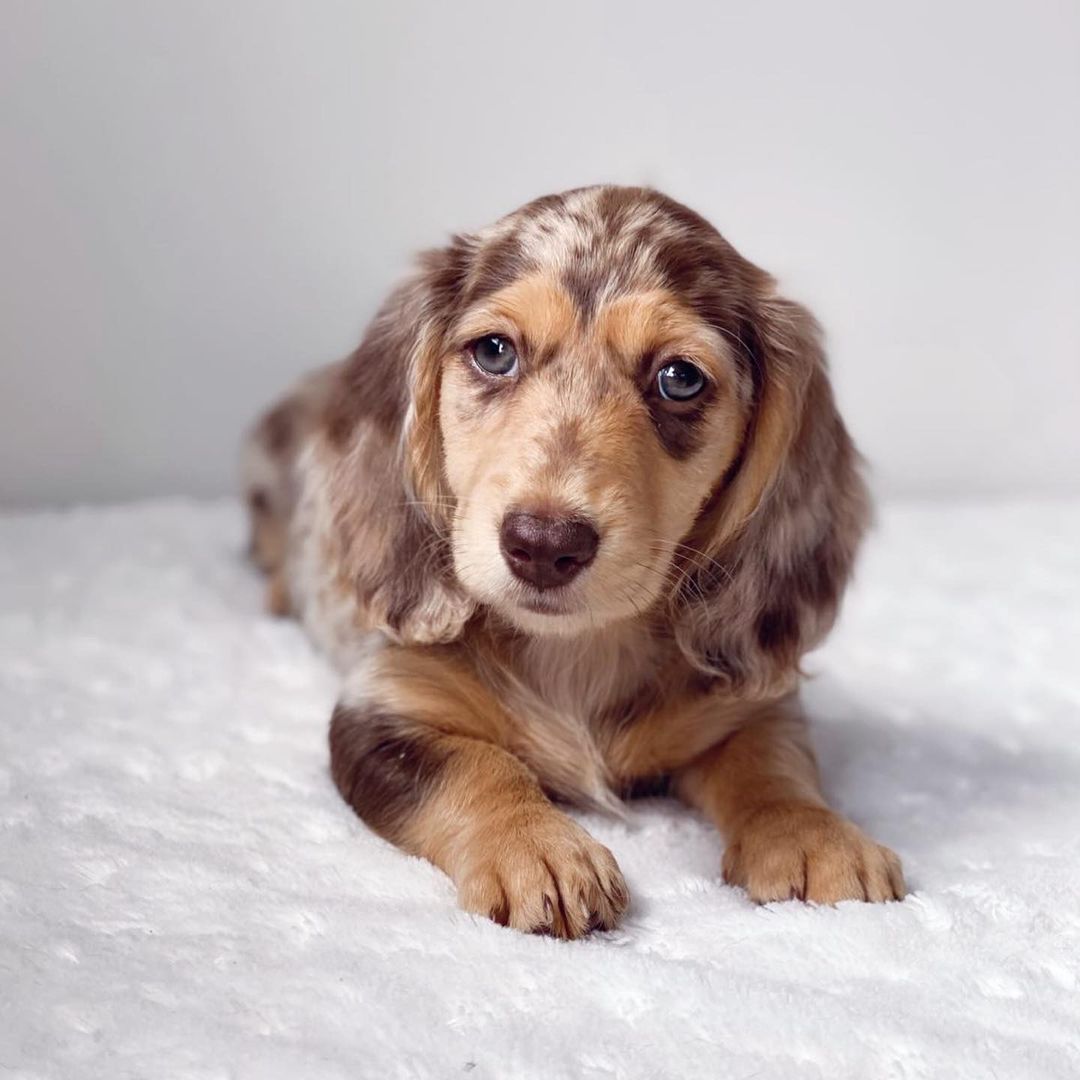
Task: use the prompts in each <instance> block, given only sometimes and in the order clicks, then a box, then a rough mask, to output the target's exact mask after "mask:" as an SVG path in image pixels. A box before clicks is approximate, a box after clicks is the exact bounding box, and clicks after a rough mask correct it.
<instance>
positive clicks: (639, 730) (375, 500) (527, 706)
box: [246, 187, 904, 938]
mask: <svg viewBox="0 0 1080 1080" xmlns="http://www.w3.org/2000/svg"><path fill="white" fill-rule="evenodd" d="M246 485H247V495H248V500H249V505H250V508H251V512H252V517H253V538H252V547H253V552H254V555H255V558H256V559H257V561H258V562H259V563H260V565H261V566H262V567H263V568H264V569H265V570H266V572H267V573H268V574H269V580H270V606H271V608H272V609H273V610H275V611H278V612H286V611H290V612H292V613H294V614H295V615H296V616H297V617H298V618H299V619H300V620H301V621H302V622H303V624H304V625H305V627H306V628H307V630H308V631H309V633H310V634H311V636H312V637H313V639H314V640H315V641H316V642H317V643H318V644H319V645H320V646H321V647H322V648H323V649H325V650H326V651H327V652H328V653H329V655H330V656H331V657H332V658H333V659H334V661H335V662H336V664H337V665H338V666H339V668H340V669H341V670H342V672H343V673H344V675H345V677H346V678H345V686H344V691H343V694H342V696H341V700H340V702H339V703H338V705H337V707H336V709H335V710H334V714H333V718H332V720H331V723H330V763H331V771H332V775H333V778H334V780H335V782H336V784H337V786H338V788H339V789H340V791H341V794H342V795H343V796H344V798H345V800H346V801H347V802H348V803H349V804H350V805H351V806H352V807H353V809H354V810H355V811H356V813H357V814H359V816H360V817H361V818H362V819H363V820H364V821H365V822H366V823H367V824H368V825H369V826H370V827H371V828H372V829H374V830H375V831H376V832H377V833H379V834H380V835H381V836H383V837H385V838H386V839H388V840H390V841H392V842H393V843H395V844H397V845H398V846H400V847H401V848H403V849H404V850H405V851H408V852H411V853H413V854H416V855H422V856H424V857H425V858H427V859H430V860H431V861H432V862H433V863H434V864H435V865H436V866H439V867H441V868H442V869H443V870H444V871H445V872H446V873H447V874H448V875H449V876H450V877H451V878H452V879H453V881H454V883H455V885H456V886H457V891H458V898H459V902H460V904H461V906H462V907H464V908H465V909H467V910H468V911H472V912H478V913H481V914H483V915H486V916H489V917H491V918H492V919H495V920H496V921H498V922H500V923H503V924H507V925H510V926H513V927H517V928H519V929H522V930H531V931H543V932H547V933H551V934H555V935H557V936H560V937H566V938H577V937H580V936H582V935H583V934H586V933H587V932H589V931H590V930H592V929H595V928H608V927H612V926H614V925H615V923H616V922H617V920H618V919H619V917H620V915H621V914H622V913H623V912H624V910H625V909H626V906H627V902H628V893H627V888H626V884H625V882H624V880H623V877H622V874H621V873H620V871H619V868H618V866H617V865H616V863H615V860H614V858H613V857H612V855H611V852H610V851H608V850H607V848H605V847H603V846H602V845H601V844H599V843H597V842H596V841H595V840H593V839H592V837H590V836H589V835H588V833H587V832H585V830H584V829H582V828H581V826H579V825H578V824H577V823H576V822H574V821H573V820H572V819H571V818H570V817H569V816H567V814H565V813H564V812H563V811H562V810H561V809H559V806H558V803H559V802H566V803H573V804H577V805H579V806H592V807H600V808H609V809H611V808H617V807H618V805H619V799H620V798H621V797H622V796H625V795H628V794H630V793H632V792H633V791H635V790H638V789H640V788H641V787H642V786H643V785H651V786H652V787H653V789H654V790H655V787H656V785H658V784H661V785H665V786H666V789H667V790H670V791H671V792H672V793H674V794H675V795H677V796H678V797H680V798H682V799H684V800H685V801H686V802H687V803H689V804H690V805H692V806H695V807H698V808H699V809H700V810H701V811H702V812H703V813H705V814H706V815H708V816H709V817H710V818H711V819H712V820H713V821H714V822H715V823H716V825H717V826H718V828H719V829H720V830H721V832H722V833H723V835H724V836H725V838H726V840H727V850H726V852H725V855H724V860H723V872H724V877H725V878H726V880H727V881H729V882H731V883H733V884H737V885H740V886H742V887H743V888H744V889H745V890H746V891H747V893H748V894H749V895H750V896H751V897H752V898H753V899H754V900H756V901H759V902H767V901H773V900H787V899H790V898H799V899H802V900H808V901H815V902H818V903H833V902H836V901H840V900H847V899H856V900H891V899H894V898H899V897H901V896H903V894H904V882H903V878H902V876H901V871H900V864H899V861H898V860H897V858H896V856H895V855H894V854H893V853H892V852H891V851H889V850H888V849H887V848H884V847H881V846H880V845H878V844H876V843H875V842H874V841H873V840H871V839H870V838H868V837H867V836H866V835H864V834H863V833H862V832H861V831H860V830H859V829H858V828H857V827H856V826H855V825H853V824H851V823H850V822H849V821H847V820H845V819H844V818H843V817H841V816H840V815H839V814H837V813H835V812H834V811H832V810H830V809H829V807H828V805H827V803H826V801H825V799H824V797H823V796H822V794H821V790H820V788H819V784H818V777H817V771H816V766H815V762H814V757H813V753H812V751H811V749H810V747H809V745H808V743H807V739H806V733H805V731H804V722H803V719H802V717H801V715H800V709H799V703H798V699H797V684H798V677H799V658H800V657H801V656H802V654H803V653H804V652H805V651H806V650H807V649H810V648H811V647H813V646H814V645H816V644H817V643H818V642H819V641H821V639H822V637H823V635H824V634H825V633H826V632H827V631H828V630H829V628H830V626H831V624H832V622H833V620H834V618H835V616H836V612H837V606H838V603H839V601H840V596H841V593H842V592H843V589H844V586H845V583H846V581H847V578H848V575H849V572H850V569H851V565H852V560H853V558H854V556H855V552H856V548H857V546H858V543H859V539H860V536H861V534H862V532H863V528H864V525H865V523H866V521H867V516H868V501H867V495H866V491H865V489H864V487H863V484H862V481H861V479H860V477H859V458H858V455H857V453H856V451H855V449H854V448H853V446H852V443H851V440H850V438H849V437H848V434H847V431H846V430H845V428H844V425H843V423H842V421H841V419H840V417H839V416H838V415H837V411H836V408H835V406H834V404H833V397H832V393H831V390H830V387H829V382H828V379H827V375H826V368H825V358H824V355H823V353H822V347H821V340H820V334H819V330H818V327H817V325H816V323H815V322H814V320H813V318H812V317H811V316H810V315H809V314H808V312H807V311H805V310H804V309H803V308H802V307H800V306H799V305H798V304H795V303H792V302H791V301H789V300H786V299H784V298H783V297H781V296H779V295H777V293H776V291H775V287H774V283H773V280H772V278H770V277H769V276H768V275H767V274H766V273H764V272H763V271H761V270H759V269H758V268H757V267H756V266H754V265H752V264H751V263H749V262H747V261H746V259H744V258H742V257H741V256H740V255H739V254H738V253H737V252H735V251H734V250H733V249H732V247H731V246H730V245H729V244H728V243H727V242H726V241H725V240H724V239H723V238H722V237H721V236H720V235H719V233H717V232H716V230H715V229H713V228H712V226H711V225H709V224H708V222H706V221H705V220H704V219H702V218H701V217H699V216H698V215H697V214H696V213H694V212H693V211H691V210H688V209H687V208H686V207H684V206H681V205H679V204H678V203H676V202H674V201H672V200H671V199H669V198H666V197H665V196H663V195H660V194H658V193H657V192H655V191H650V190H645V189H640V188H621V187H593V188H585V189H581V190H576V191H569V192H566V193H565V194H562V195H552V196H547V197H545V198H541V199H537V200H536V201H535V202H532V203H530V204H528V205H527V206H525V207H523V208H522V209H520V210H518V211H516V212H515V213H512V214H510V215H509V216H508V217H505V218H503V219H502V220H501V221H499V222H497V223H496V224H495V225H493V226H491V227H490V228H488V229H486V230H484V231H482V232H478V233H475V234H472V235H467V236H457V237H454V238H453V239H452V240H451V242H450V243H449V244H448V245H447V246H446V247H444V248H442V249H440V250H437V251H431V252H428V253H427V254H426V255H424V256H423V257H422V259H421V261H420V264H419V269H418V270H417V272H416V273H415V274H414V275H413V276H412V277H411V278H410V279H409V280H407V281H406V282H405V283H404V284H402V285H401V286H399V288H398V289H397V290H396V291H395V292H393V293H392V294H391V295H390V297H389V299H388V300H387V301H386V302H385V304H384V305H383V307H382V308H381V310H380V311H379V313H378V314H377V315H376V317H375V319H374V321H373V322H372V324H371V326H370V328H369V330H368V332H367V335H366V337H365V338H364V340H363V341H362V342H361V344H360V347H359V348H358V349H357V350H356V352H354V353H353V354H352V356H350V357H349V358H348V359H347V360H345V361H344V362H342V363H340V364H337V365H334V366H332V367H328V368H325V369H323V370H321V371H319V372H317V373H315V374H314V375H312V376H309V377H308V379H306V380H305V381H304V382H303V383H301V385H300V386H299V387H298V388H297V389H296V391H295V392H294V393H293V394H292V395H291V396H290V397H288V398H287V399H285V400H284V401H283V402H282V403H281V404H279V405H278V406H277V407H276V408H274V409H273V410H272V411H271V412H269V413H268V414H267V415H266V416H265V417H264V418H263V419H262V421H261V422H260V423H259V424H258V426H257V427H256V428H255V430H254V432H253V435H252V437H251V438H250V439H249V442H248V445H247V449H246Z"/></svg>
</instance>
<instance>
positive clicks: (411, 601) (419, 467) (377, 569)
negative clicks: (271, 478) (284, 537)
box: [319, 237, 473, 644]
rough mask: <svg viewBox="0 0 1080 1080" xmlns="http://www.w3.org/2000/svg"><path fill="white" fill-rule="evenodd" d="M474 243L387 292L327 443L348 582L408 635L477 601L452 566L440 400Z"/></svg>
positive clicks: (459, 244)
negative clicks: (448, 337)
mask: <svg viewBox="0 0 1080 1080" xmlns="http://www.w3.org/2000/svg"><path fill="white" fill-rule="evenodd" d="M470 252H471V246H470V244H469V242H468V240H466V239H464V238H460V237H459V238H455V240H454V241H453V242H452V243H451V245H450V246H449V247H447V248H445V249H442V250H439V251H434V252H428V253H427V254H426V255H424V256H423V257H422V258H421V262H420V268H419V270H418V272H417V273H416V274H415V275H414V276H413V277H412V278H410V279H409V280H407V281H406V282H405V283H404V284H402V285H401V286H399V287H398V288H397V289H396V290H395V291H394V292H393V293H392V294H391V295H390V297H389V298H388V299H387V300H386V302H385V303H384V304H383V306H382V308H381V309H380V310H379V312H378V314H376V316H375V318H374V320H373V321H372V323H371V326H370V327H369V328H368V331H367V333H366V335H365V336H364V340H363V341H362V342H361V343H360V347H359V348H358V349H357V350H356V351H355V352H354V353H353V354H352V356H350V357H349V358H348V360H346V361H345V364H344V367H343V369H342V373H341V381H340V384H339V387H338V393H337V394H336V396H335V397H334V399H333V400H332V401H331V402H330V404H329V406H328V409H327V413H326V422H325V425H324V429H323V436H324V437H323V440H322V443H321V446H320V447H319V453H320V456H321V457H322V460H323V462H324V463H325V464H324V467H325V473H324V475H325V476H326V482H325V486H324V491H325V502H326V512H327V513H328V515H329V518H330V521H329V523H328V525H329V528H328V531H329V534H330V538H331V543H332V544H333V546H334V548H335V554H336V556H337V565H338V566H340V567H341V572H342V574H343V576H344V578H345V579H346V580H345V581H344V582H342V584H343V585H345V586H346V587H347V588H348V589H349V590H350V591H351V592H352V593H353V595H354V596H355V597H356V598H357V600H358V602H359V603H360V605H361V607H362V609H363V610H364V612H365V615H366V617H367V622H368V624H369V626H370V628H372V629H378V630H381V631H383V632H384V633H385V634H387V635H388V636H389V637H390V638H391V639H392V640H394V641H398V642H400V643H402V644H430V643H433V642H446V641H452V640H453V639H454V638H456V637H458V636H459V635H460V634H461V632H462V630H463V629H464V626H465V623H466V622H467V621H468V619H469V617H470V616H471V614H472V611H473V605H472V602H471V601H470V600H469V599H468V598H467V597H466V596H465V594H464V592H463V591H462V590H461V588H460V587H459V586H458V583H457V580H456V578H455V576H454V571H453V561H452V558H451V553H450V547H449V540H448V536H449V527H450V522H451V519H452V517H453V504H452V499H451V497H450V494H449V492H448V491H446V490H445V486H444V483H443V478H442V466H441V453H442V451H441V442H440V435H439V405H438V395H439V384H440V361H441V358H442V350H443V347H444V341H445V334H446V331H447V329H448V328H449V326H450V323H451V322H452V320H453V317H454V315H455V312H456V305H457V302H458V297H459V294H460V289H461V285H462V282H463V281H464V277H465V274H466V273H467V268H468V262H469V258H470Z"/></svg>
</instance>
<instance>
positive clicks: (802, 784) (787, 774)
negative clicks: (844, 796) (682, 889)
mask: <svg viewBox="0 0 1080 1080" xmlns="http://www.w3.org/2000/svg"><path fill="white" fill-rule="evenodd" d="M675 783H676V789H677V790H678V792H679V794H680V795H681V796H682V797H683V798H685V799H686V800H687V801H688V802H690V803H692V804H694V805H695V806H698V807H699V808H700V809H702V810H703V811H704V812H705V813H707V814H708V815H709V816H710V817H711V818H712V819H713V820H714V821H715V822H716V824H717V827H718V828H719V829H720V831H721V832H722V833H723V834H724V836H725V837H726V838H727V841H728V847H727V850H726V851H725V853H724V877H725V879H726V880H727V881H729V882H730V883H732V884H734V885H741V886H742V887H743V888H745V889H746V891H747V892H748V893H749V894H750V896H751V898H752V899H754V900H756V901H758V902H759V903H768V902H770V901H773V900H789V899H795V898H798V899H800V900H810V901H813V902H815V903H822V904H835V903H838V902H839V901H841V900H894V899H895V900H899V899H902V898H903V896H904V894H905V891H906V890H905V886H904V880H903V876H902V874H901V872H900V862H899V860H898V859H897V857H896V855H895V854H894V853H893V852H892V851H890V850H889V849H888V848H886V847H883V846H882V845H880V844H875V843H874V842H873V841H872V840H870V839H869V838H868V837H867V836H865V835H864V834H863V833H862V832H861V831H860V830H859V829H858V828H856V826H854V825H853V824H851V822H849V821H846V820H845V819H844V818H843V817H841V816H840V815H839V814H837V813H835V812H834V811H832V810H830V809H829V808H828V806H827V805H826V803H825V800H824V798H823V797H822V795H821V789H820V782H819V779H818V772H817V765H816V763H815V761H814V755H813V753H812V751H811V750H810V747H809V744H808V742H807V738H806V731H805V724H804V723H803V722H802V720H801V718H800V717H799V716H798V715H797V713H795V712H794V711H793V709H792V706H791V705H788V706H777V707H774V708H773V709H772V710H771V715H765V716H762V717H760V718H758V719H756V720H753V721H751V722H750V723H749V724H748V725H747V726H746V727H745V728H743V729H742V730H740V731H739V732H738V733H736V734H735V735H733V736H732V737H731V738H730V739H729V740H728V741H727V742H725V743H723V744H721V745H720V746H718V747H715V748H714V749H713V750H710V751H709V752H708V753H706V754H705V755H703V756H702V757H701V758H700V759H699V760H698V761H697V762H695V763H694V764H692V765H690V766H688V767H686V768H685V769H683V770H681V771H680V772H679V773H677V774H676V777H675Z"/></svg>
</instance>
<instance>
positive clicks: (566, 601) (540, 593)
mask: <svg viewBox="0 0 1080 1080" xmlns="http://www.w3.org/2000/svg"><path fill="white" fill-rule="evenodd" d="M513 603H514V605H515V606H516V607H519V608H522V609H523V610H525V611H528V612H530V613H531V614H533V615H555V616H557V615H575V614H579V613H580V612H581V611H582V610H583V609H582V607H581V605H580V604H575V603H573V602H572V601H571V600H570V598H569V597H568V596H567V589H566V587H565V586H562V587H561V588H557V589H536V588H525V589H522V590H520V592H518V594H517V595H516V596H515V597H514V598H513Z"/></svg>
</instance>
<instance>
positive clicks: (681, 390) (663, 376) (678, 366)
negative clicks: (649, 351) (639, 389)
mask: <svg viewBox="0 0 1080 1080" xmlns="http://www.w3.org/2000/svg"><path fill="white" fill-rule="evenodd" d="M656 385H657V387H658V389H659V390H660V396H661V397H663V398H666V399H667V400H668V401H689V400H690V399H691V398H695V397H697V396H698V394H700V393H701V391H702V390H704V389H705V375H704V373H703V372H702V370H701V368H699V367H698V366H697V364H695V363H693V362H691V361H690V360H687V359H686V357H684V356H675V357H672V359H670V360H669V361H668V362H667V363H666V364H664V366H663V367H662V368H661V369H660V370H659V371H658V372H657V373H656Z"/></svg>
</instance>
